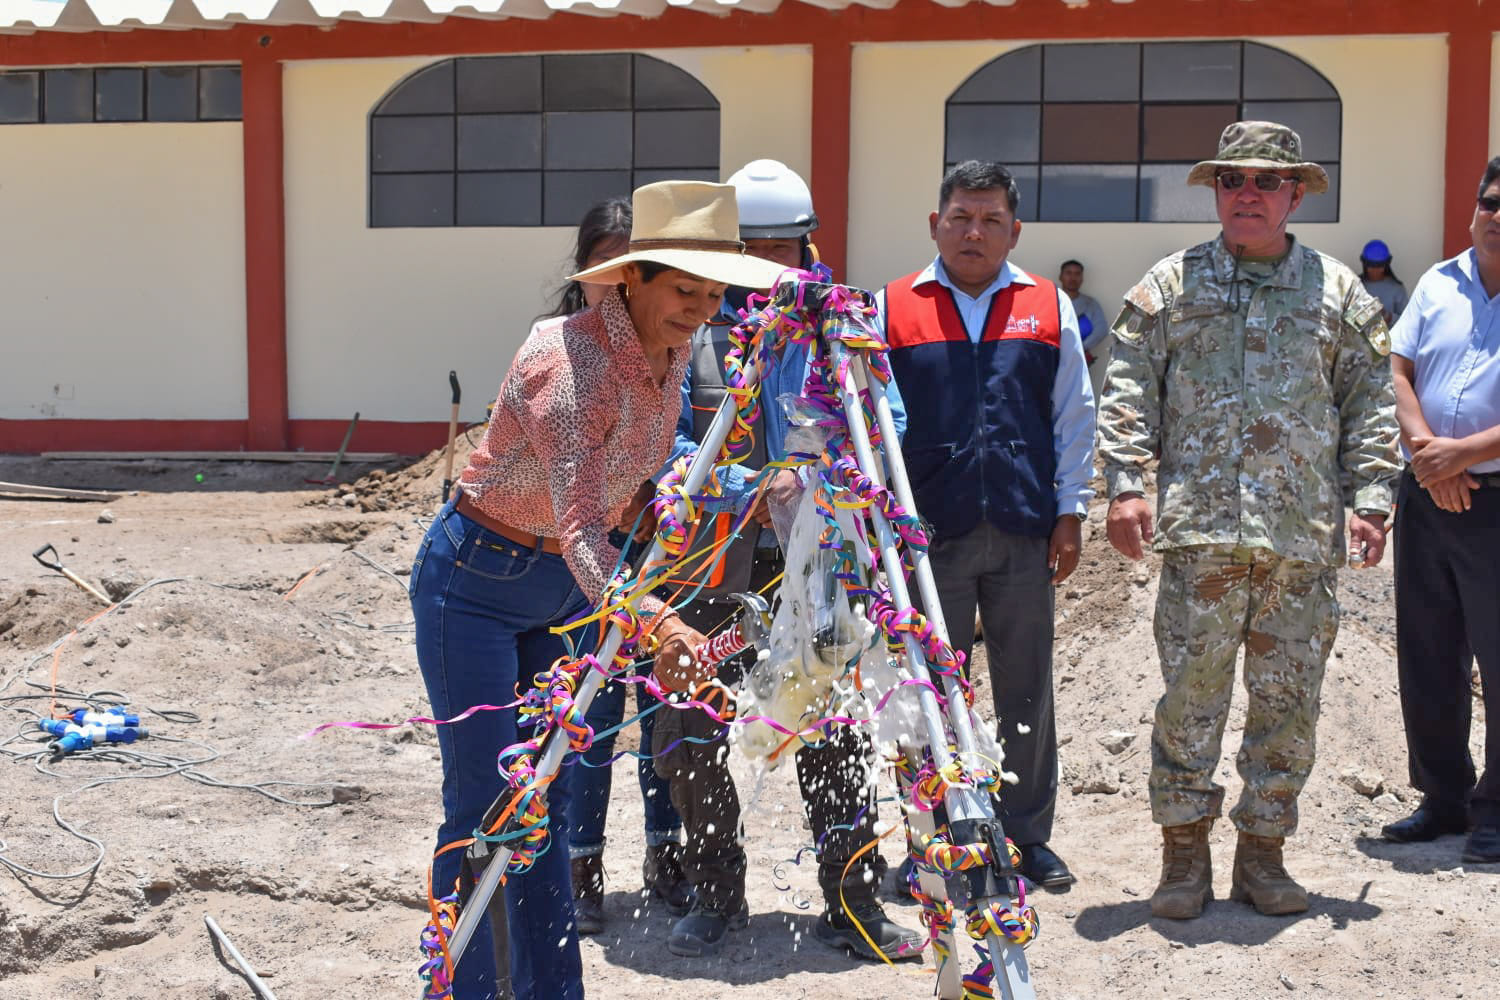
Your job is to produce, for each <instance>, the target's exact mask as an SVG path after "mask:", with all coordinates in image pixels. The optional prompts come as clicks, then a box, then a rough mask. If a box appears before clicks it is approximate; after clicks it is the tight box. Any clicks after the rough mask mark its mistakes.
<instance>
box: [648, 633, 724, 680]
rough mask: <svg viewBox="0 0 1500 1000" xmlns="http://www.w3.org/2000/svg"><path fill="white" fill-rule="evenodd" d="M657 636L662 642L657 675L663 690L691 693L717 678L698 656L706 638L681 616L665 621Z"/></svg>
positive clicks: (659, 646)
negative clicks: (710, 678)
mask: <svg viewBox="0 0 1500 1000" xmlns="http://www.w3.org/2000/svg"><path fill="white" fill-rule="evenodd" d="M655 636H656V639H657V642H658V646H657V650H656V667H655V674H656V680H657V683H659V684H660V685H661V686H662V687H664V688H666V689H667V690H668V691H691V690H693V689H694V688H695V687H697V686H698V685H699V684H701V683H702V682H703V681H705V680H707V679H708V678H709V677H711V676H713V670H712V669H705V668H704V667H703V665H702V664H700V663H699V662H698V658H697V656H696V655H695V654H696V651H697V649H698V647H699V646H701V645H702V644H703V643H704V642H705V641H706V637H705V636H704V635H703V634H702V633H700V632H699V631H698V630H696V629H694V628H691V627H690V626H688V625H687V624H686V623H685V622H684V621H683V620H682V619H681V618H680V617H678V616H677V615H675V614H674V615H672V616H671V617H669V618H667V619H665V620H664V621H662V622H661V624H659V625H657V626H656V631H655ZM684 662H685V665H684Z"/></svg>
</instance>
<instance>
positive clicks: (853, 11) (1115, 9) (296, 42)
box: [0, 0, 1500, 66]
mask: <svg viewBox="0 0 1500 1000" xmlns="http://www.w3.org/2000/svg"><path fill="white" fill-rule="evenodd" d="M1445 9H1446V10H1447V11H1449V12H1455V13H1456V12H1458V11H1460V10H1463V11H1464V14H1463V15H1461V16H1468V17H1472V18H1473V19H1474V20H1475V22H1476V25H1477V27H1478V28H1479V30H1480V31H1481V32H1486V31H1489V30H1493V29H1494V28H1496V27H1500V4H1483V5H1477V4H1476V3H1475V0H1428V2H1425V3H1414V2H1413V3H1391V2H1390V0H1250V2H1246V0H1143V2H1140V3H1131V4H1116V3H1107V2H1102V0H1101V2H1095V3H1091V4H1088V5H1086V6H1082V7H1073V6H1069V5H1067V4H1064V3H1062V2H1061V0H1020V2H1018V3H1015V4H1013V5H1012V6H1009V7H992V6H989V5H987V4H984V5H981V4H970V5H968V6H966V7H943V6H939V5H937V4H933V3H929V2H927V0H903V2H901V3H898V4H897V5H896V6H895V7H892V8H890V9H889V10H874V9H871V8H867V7H858V6H855V7H849V8H848V9H846V10H844V11H829V10H823V9H820V8H816V7H811V6H808V5H805V4H801V3H785V4H782V5H781V7H779V8H778V9H777V10H775V11H774V12H772V13H770V14H743V13H739V14H731V15H729V16H728V17H724V18H716V17H705V16H704V15H702V14H699V13H696V12H693V11H686V10H678V9H671V10H668V11H666V12H665V13H663V14H662V15H661V16H660V17H655V18H640V17H618V18H613V19H610V20H607V21H605V20H601V19H599V18H594V17H586V16H583V15H575V14H554V15H553V16H552V17H550V18H547V19H546V20H537V21H532V20H523V19H513V20H507V21H483V20H475V19H471V18H463V17H450V18H447V19H446V20H443V21H439V22H437V23H434V24H399V23H397V24H377V23H372V22H353V21H340V22H337V23H336V24H334V25H332V26H331V27H328V28H326V29H325V28H320V27H317V26H312V25H306V26H286V27H271V26H257V25H251V24H243V25H236V26H234V27H232V28H229V29H226V30H223V31H181V32H175V31H159V30H151V29H145V28H143V29H137V30H134V31H127V32H91V33H73V32H62V31H39V32H36V33H35V34H32V35H11V36H5V37H4V38H0V65H6V66H44V65H61V64H95V65H99V64H106V65H107V64H110V63H137V62H184V61H187V62H199V61H209V62H211V61H226V62H234V61H240V60H249V59H252V58H255V59H258V58H266V57H269V58H275V59H280V60H283V61H285V60H292V59H359V58H377V57H384V56H426V55H467V54H472V53H500V52H552V51H574V52H576V51H588V50H601V49H607V50H629V49H641V48H680V47H685V46H708V47H722V46H724V45H731V44H732V45H789V44H791V45H796V44H809V43H816V42H817V41H818V40H819V39H822V38H841V39H846V40H848V41H849V42H853V43H860V42H918V41H967V42H972V41H978V40H982V39H987V38H993V39H1011V38H1036V39H1081V38H1148V39H1156V38H1226V37H1234V38H1240V37H1246V36H1255V37H1272V36H1278V35H1379V34H1430V33H1432V32H1433V31H1434V30H1441V28H1442V26H1443V25H1444V24H1445V23H1446V21H1447V19H1446V18H1445V17H1444V10H1445Z"/></svg>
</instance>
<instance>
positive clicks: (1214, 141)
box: [1141, 104, 1239, 161]
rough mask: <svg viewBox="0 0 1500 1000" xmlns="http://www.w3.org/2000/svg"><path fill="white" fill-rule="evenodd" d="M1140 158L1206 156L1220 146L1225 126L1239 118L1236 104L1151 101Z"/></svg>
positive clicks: (1163, 158) (1193, 157)
mask: <svg viewBox="0 0 1500 1000" xmlns="http://www.w3.org/2000/svg"><path fill="white" fill-rule="evenodd" d="M1144 118H1145V127H1144V131H1145V138H1146V142H1145V148H1144V149H1143V150H1142V152H1141V159H1143V160H1147V161H1151V160H1195V161H1196V160H1203V159H1207V158H1208V157H1210V156H1212V155H1213V154H1214V151H1215V150H1216V149H1218V146H1219V133H1220V132H1223V131H1224V126H1225V125H1228V124H1229V123H1230V122H1233V121H1235V120H1236V119H1238V118H1239V105H1237V104H1154V105H1153V104H1148V105H1146V107H1145V109H1144Z"/></svg>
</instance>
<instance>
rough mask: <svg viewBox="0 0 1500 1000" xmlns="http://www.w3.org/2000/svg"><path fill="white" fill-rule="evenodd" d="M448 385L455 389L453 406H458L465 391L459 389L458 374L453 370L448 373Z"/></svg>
mask: <svg viewBox="0 0 1500 1000" xmlns="http://www.w3.org/2000/svg"><path fill="white" fill-rule="evenodd" d="M448 384H449V385H450V386H452V387H453V405H454V406H457V405H458V403H459V398H460V397H461V396H462V395H463V390H462V389H460V388H459V387H458V372H456V371H452V370H450V371H449V372H448Z"/></svg>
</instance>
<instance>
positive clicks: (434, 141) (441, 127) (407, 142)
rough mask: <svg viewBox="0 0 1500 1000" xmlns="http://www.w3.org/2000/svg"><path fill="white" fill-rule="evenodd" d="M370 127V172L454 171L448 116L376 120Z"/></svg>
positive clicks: (451, 127) (450, 125) (450, 124)
mask: <svg viewBox="0 0 1500 1000" xmlns="http://www.w3.org/2000/svg"><path fill="white" fill-rule="evenodd" d="M370 126H371V128H370V169H371V170H374V171H379V172H394V171H401V170H452V169H453V118H452V117H451V116H449V115H432V116H430V117H413V118H376V119H373V120H372V121H371V122H370Z"/></svg>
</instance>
